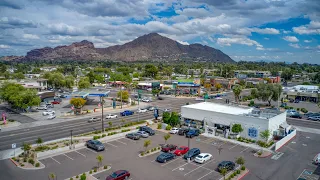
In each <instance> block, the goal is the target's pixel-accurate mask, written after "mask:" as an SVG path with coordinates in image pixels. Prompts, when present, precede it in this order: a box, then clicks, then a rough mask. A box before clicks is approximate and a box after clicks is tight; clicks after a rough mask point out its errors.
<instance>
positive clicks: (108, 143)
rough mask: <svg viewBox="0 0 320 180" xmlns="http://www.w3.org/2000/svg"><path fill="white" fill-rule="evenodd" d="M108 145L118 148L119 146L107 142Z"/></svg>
mask: <svg viewBox="0 0 320 180" xmlns="http://www.w3.org/2000/svg"><path fill="white" fill-rule="evenodd" d="M106 144H109V145H111V146H113V147H118V146H116V145H113V144H111V143H108V142H106Z"/></svg>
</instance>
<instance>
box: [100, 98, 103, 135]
mask: <svg viewBox="0 0 320 180" xmlns="http://www.w3.org/2000/svg"><path fill="white" fill-rule="evenodd" d="M100 103H101V108H102V110H101V132H104V118H103V103H104V102H103V97H102V96H100Z"/></svg>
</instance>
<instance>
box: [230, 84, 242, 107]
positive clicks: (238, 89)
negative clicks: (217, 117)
mask: <svg viewBox="0 0 320 180" xmlns="http://www.w3.org/2000/svg"><path fill="white" fill-rule="evenodd" d="M232 91H233V94H234V97H235V100H236V102H238V103H239V97H240V94H241V92H242V88H241V86H239V85H236V86H234V87H233V88H232Z"/></svg>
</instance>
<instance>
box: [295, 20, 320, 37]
mask: <svg viewBox="0 0 320 180" xmlns="http://www.w3.org/2000/svg"><path fill="white" fill-rule="evenodd" d="M293 31H294V32H295V33H298V34H320V21H311V22H310V24H307V25H304V26H299V27H294V28H293Z"/></svg>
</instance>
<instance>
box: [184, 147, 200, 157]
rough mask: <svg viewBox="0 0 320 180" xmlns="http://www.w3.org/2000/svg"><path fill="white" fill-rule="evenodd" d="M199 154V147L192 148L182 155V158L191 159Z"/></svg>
mask: <svg viewBox="0 0 320 180" xmlns="http://www.w3.org/2000/svg"><path fill="white" fill-rule="evenodd" d="M199 154H200V149H198V148H192V149H190V150H189V151H188V152H187V153H186V154H185V155H184V156H183V158H184V159H188V158H190V159H193V158H195V157H196V156H198V155H199Z"/></svg>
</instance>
